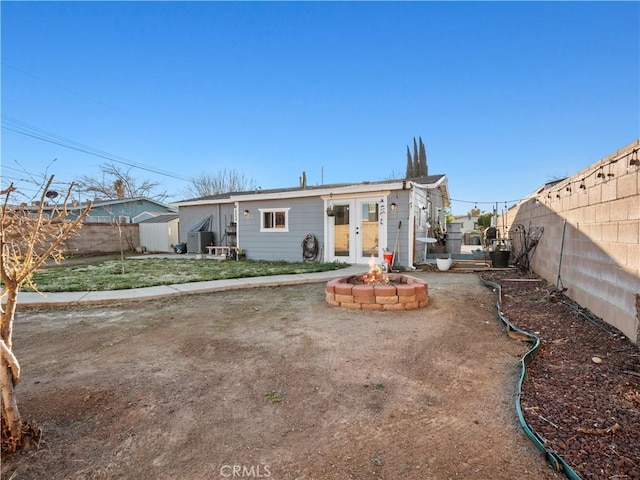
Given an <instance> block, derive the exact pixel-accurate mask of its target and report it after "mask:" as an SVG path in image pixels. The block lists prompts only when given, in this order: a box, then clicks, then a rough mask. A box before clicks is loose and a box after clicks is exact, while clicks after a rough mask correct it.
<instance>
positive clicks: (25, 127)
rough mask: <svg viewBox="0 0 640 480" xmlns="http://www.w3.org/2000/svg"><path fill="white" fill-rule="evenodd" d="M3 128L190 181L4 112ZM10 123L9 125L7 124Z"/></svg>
mask: <svg viewBox="0 0 640 480" xmlns="http://www.w3.org/2000/svg"><path fill="white" fill-rule="evenodd" d="M2 119H3V121H2V128H4V129H5V130H9V131H11V132H14V133H17V134H20V135H24V136H27V137H31V138H35V139H37V140H40V141H43V142H48V143H52V144H54V145H59V146H61V147H64V148H68V149H70V150H75V151H77V152H81V153H86V154H88V155H92V156H94V157H99V158H104V159H105V160H109V161H112V162H116V163H120V164H122V165H127V166H129V167H132V168H137V169H140V170H145V171H147V172H151V173H155V174H157V175H162V176H165V177H170V178H174V179H176V180H182V181H185V182H188V181H190V179H189V178H187V177H184V176H181V175H176V174H173V173H170V172H167V171H165V170H160V169H157V168H153V167H149V166H147V165H144V164H141V163H139V162H134V161H133V160H129V159H127V158H125V157H121V156H119V155H114V154H112V153H109V152H105V151H103V150H99V149H97V148H93V147H90V146H88V145H84V144H82V143H79V142H76V141H74V140H70V139H68V138H65V137H61V136H59V135H56V134H54V133H51V132H48V131H46V130H43V129H41V128H38V127H35V126H33V125H29V124H28V123H25V122H22V121H20V120H17V119H14V118H11V117H9V116H7V115H4V114H2ZM7 123H8V125H6V124H7Z"/></svg>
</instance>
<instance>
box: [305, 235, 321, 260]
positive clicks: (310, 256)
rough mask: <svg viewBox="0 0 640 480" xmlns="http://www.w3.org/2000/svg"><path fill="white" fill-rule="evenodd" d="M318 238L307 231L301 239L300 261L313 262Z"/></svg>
mask: <svg viewBox="0 0 640 480" xmlns="http://www.w3.org/2000/svg"><path fill="white" fill-rule="evenodd" d="M318 252H319V248H318V239H317V238H316V237H315V235H313V234H312V233H307V235H306V236H305V237H304V240H302V261H303V262H314V261H315V260H316V259H317V258H318Z"/></svg>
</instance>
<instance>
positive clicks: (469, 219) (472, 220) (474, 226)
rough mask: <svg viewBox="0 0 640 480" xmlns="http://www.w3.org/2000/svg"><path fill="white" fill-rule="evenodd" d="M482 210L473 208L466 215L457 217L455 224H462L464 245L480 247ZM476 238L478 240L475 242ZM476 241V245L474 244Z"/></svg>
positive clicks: (461, 231) (461, 230)
mask: <svg viewBox="0 0 640 480" xmlns="http://www.w3.org/2000/svg"><path fill="white" fill-rule="evenodd" d="M479 216H480V209H478V208H472V209H471V210H470V211H469V213H467V214H466V215H456V216H455V217H454V222H455V223H459V224H460V233H462V239H463V243H464V244H465V245H476V244H477V245H480V243H477V242H479V240H480V233H479V232H480V230H479V229H478V217H479ZM473 233H477V235H472V234H473ZM474 237H475V239H476V240H474ZM474 241H475V242H476V243H474Z"/></svg>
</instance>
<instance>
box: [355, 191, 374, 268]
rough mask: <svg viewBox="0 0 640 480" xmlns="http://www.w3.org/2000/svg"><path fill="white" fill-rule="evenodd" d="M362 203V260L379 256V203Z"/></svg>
mask: <svg viewBox="0 0 640 480" xmlns="http://www.w3.org/2000/svg"><path fill="white" fill-rule="evenodd" d="M359 203H360V232H359V233H360V242H359V245H358V247H359V252H358V253H359V255H360V257H361V258H370V257H371V256H372V255H373V256H374V257H377V256H378V203H377V202H374V201H362V202H359Z"/></svg>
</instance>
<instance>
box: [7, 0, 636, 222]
mask: <svg viewBox="0 0 640 480" xmlns="http://www.w3.org/2000/svg"><path fill="white" fill-rule="evenodd" d="M1 14H2V17H1V21H2V34H1V35H2V37H1V40H2V45H1V49H2V50H1V54H2V56H1V60H2V71H1V76H2V125H3V128H2V131H1V133H2V186H3V187H6V186H7V184H8V183H9V182H10V181H14V182H16V184H18V185H19V186H20V187H21V188H22V189H23V191H24V192H25V193H26V194H30V193H31V194H32V193H33V187H31V186H29V185H28V184H25V183H23V182H22V179H25V178H27V175H26V174H25V173H24V172H23V171H20V170H21V169H24V170H26V171H27V172H29V173H31V174H42V173H44V172H45V170H46V169H48V172H49V173H54V174H55V175H56V179H57V180H59V181H60V182H69V181H71V180H74V179H76V178H78V177H79V176H80V175H98V174H99V167H100V165H101V164H104V163H105V162H108V161H109V160H108V159H105V158H102V157H100V156H96V155H91V154H88V153H85V152H79V151H77V150H74V149H69V148H66V147H64V146H62V145H56V144H55V143H50V142H45V141H42V140H41V139H40V138H36V137H46V138H49V139H53V140H54V141H55V142H57V143H63V144H64V145H75V146H77V147H79V148H80V149H86V147H89V150H90V151H91V152H94V153H96V152H99V153H98V154H99V155H104V156H106V157H108V158H110V159H116V160H120V161H123V162H126V163H129V164H132V165H136V166H140V167H142V169H138V168H135V169H133V170H132V171H131V173H132V174H133V175H134V176H136V177H139V178H141V179H148V180H151V181H157V182H161V183H162V185H161V189H163V190H167V191H169V192H170V193H174V194H175V196H174V197H172V198H171V200H173V201H177V200H180V199H182V198H184V196H183V195H182V194H181V191H182V190H183V189H184V187H185V186H186V185H187V184H188V179H189V178H190V177H192V176H193V175H197V174H199V173H200V172H213V173H215V172H219V171H222V170H224V169H236V170H238V171H240V172H241V173H243V174H245V175H246V176H248V177H250V178H253V179H254V180H255V182H256V184H257V185H259V186H260V187H261V188H262V189H268V188H278V187H289V186H296V185H297V184H298V179H299V177H300V175H301V173H302V171H303V170H304V171H306V174H307V178H308V183H309V184H312V185H315V184H320V183H325V184H328V183H342V182H361V181H365V180H370V181H374V180H380V179H385V178H389V177H391V176H394V175H393V174H394V173H395V174H397V175H395V176H403V175H404V172H405V167H406V147H407V145H409V146H411V148H412V144H413V138H414V137H416V138H417V137H418V136H421V137H422V139H423V141H424V143H425V146H426V151H427V160H428V167H429V173H430V174H446V175H447V177H448V179H449V190H450V195H451V197H452V198H453V199H454V202H453V213H455V214H463V213H466V212H467V211H468V210H469V209H470V208H473V207H474V205H475V203H476V202H477V203H478V207H480V208H481V209H483V210H489V209H490V208H491V204H492V203H493V202H498V203H500V204H503V203H504V202H507V201H508V202H511V201H512V200H517V199H519V198H522V197H524V196H526V195H527V194H529V193H530V192H531V191H533V190H535V189H536V188H537V187H538V186H539V185H541V184H543V183H545V182H546V181H549V180H550V179H553V178H558V177H563V176H567V175H571V174H572V173H574V172H577V171H579V170H580V169H582V168H584V167H586V166H588V165H590V164H591V163H593V162H595V161H597V160H599V159H600V158H602V157H603V156H605V155H608V154H610V153H612V152H614V151H615V150H617V149H619V148H620V147H622V146H624V145H626V144H628V143H630V142H631V141H633V140H635V139H636V138H637V137H639V136H640V3H638V2H410V3H407V2H354V3H351V2H349V3H343V2H319V3H315V2H277V3H271V2H257V3H252V2H7V1H3V2H2V5H1ZM14 130H18V131H20V132H22V133H17V132H16V131H14ZM25 133H26V135H25ZM53 159H56V161H55V162H53V163H52V161H53ZM124 168H127V167H126V166H124Z"/></svg>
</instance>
